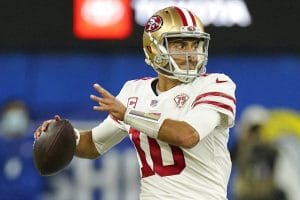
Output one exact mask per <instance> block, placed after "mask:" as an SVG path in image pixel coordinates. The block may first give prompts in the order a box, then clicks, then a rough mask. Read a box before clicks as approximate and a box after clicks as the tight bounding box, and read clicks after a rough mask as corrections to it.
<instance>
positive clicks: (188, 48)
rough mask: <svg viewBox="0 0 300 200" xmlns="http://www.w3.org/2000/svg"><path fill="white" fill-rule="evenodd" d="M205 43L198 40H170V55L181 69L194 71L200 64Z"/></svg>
mask: <svg viewBox="0 0 300 200" xmlns="http://www.w3.org/2000/svg"><path fill="white" fill-rule="evenodd" d="M202 47H203V41H201V40H199V39H196V38H170V40H169V42H168V49H169V53H170V54H171V55H172V57H173V59H174V61H175V62H176V63H177V65H178V66H179V68H180V69H187V66H188V68H189V69H190V70H194V69H195V67H196V65H197V63H198V62H199V56H198V55H197V54H195V53H201V52H202Z"/></svg>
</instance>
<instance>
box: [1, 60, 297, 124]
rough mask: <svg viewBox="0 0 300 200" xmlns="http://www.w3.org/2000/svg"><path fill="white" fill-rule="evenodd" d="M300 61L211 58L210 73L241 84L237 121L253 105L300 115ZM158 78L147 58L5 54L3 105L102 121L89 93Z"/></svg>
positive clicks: (35, 114) (34, 114) (35, 113)
mask: <svg viewBox="0 0 300 200" xmlns="http://www.w3.org/2000/svg"><path fill="white" fill-rule="evenodd" d="M299 66H300V57H298V56H288V55H263V56H232V55H231V56H210V57H209V63H208V66H207V68H208V72H223V73H226V74H228V75H229V76H230V77H231V78H232V79H233V80H234V81H235V82H236V84H237V92H236V96H237V100H238V104H237V116H238V115H239V113H240V111H241V110H242V109H243V108H244V107H245V106H247V105H249V104H253V103H259V104H262V105H265V106H266V107H288V108H292V109H296V110H300V103H299V102H300V92H299V91H298V87H299V84H298V82H299V81H300V79H299V75H300V67H299ZM144 76H155V73H154V72H153V70H152V68H151V67H148V66H147V65H146V64H145V63H144V57H143V55H131V54H129V55H104V54H102V55H99V54H6V55H3V54H2V55H0V104H1V103H3V102H5V101H6V100H7V99H10V98H15V97H17V98H22V99H24V100H25V101H26V102H27V103H28V105H29V106H30V109H31V113H32V117H33V118H34V119H45V118H49V117H52V115H53V114H57V113H59V114H62V115H63V116H64V117H69V118H77V119H95V118H98V117H100V118H102V117H104V116H105V115H103V114H99V113H95V112H94V111H93V110H92V106H93V102H92V101H91V100H90V99H89V94H91V93H94V90H93V88H92V84H93V83H95V82H98V83H99V84H101V85H102V86H104V87H105V88H107V89H108V90H109V91H111V93H113V94H117V93H118V91H119V90H120V89H121V87H122V85H123V83H124V82H125V81H126V80H128V79H136V78H140V77H144Z"/></svg>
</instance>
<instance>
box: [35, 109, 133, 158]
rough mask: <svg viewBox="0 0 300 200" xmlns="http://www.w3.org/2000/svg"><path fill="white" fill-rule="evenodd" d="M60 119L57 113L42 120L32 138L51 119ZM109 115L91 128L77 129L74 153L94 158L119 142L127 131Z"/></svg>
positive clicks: (51, 120) (41, 130)
mask: <svg viewBox="0 0 300 200" xmlns="http://www.w3.org/2000/svg"><path fill="white" fill-rule="evenodd" d="M59 120H61V118H60V116H59V115H56V116H55V117H54V119H50V120H47V121H44V122H43V124H42V125H41V126H40V127H38V128H37V129H36V131H35V132H34V138H35V139H37V138H38V137H40V135H41V133H42V132H43V131H46V130H47V128H48V126H49V124H50V123H51V122H53V121H59ZM116 123H117V122H115V121H114V120H113V119H111V118H110V117H107V119H105V120H104V121H103V122H101V123H100V124H99V125H98V126H96V127H95V128H93V129H91V130H80V131H79V130H77V129H76V130H77V131H78V132H79V137H78V135H77V134H75V136H76V137H77V138H76V139H77V140H79V141H78V142H77V146H76V152H75V155H76V156H78V157H81V158H88V159H95V158H97V157H99V156H100V155H101V154H103V153H104V152H105V151H107V150H108V149H110V148H111V147H112V146H114V145H115V144H117V143H119V142H120V141H121V140H122V139H123V138H124V137H125V136H126V135H127V132H126V131H124V130H123V129H121V128H120V127H121V125H120V127H118V125H116Z"/></svg>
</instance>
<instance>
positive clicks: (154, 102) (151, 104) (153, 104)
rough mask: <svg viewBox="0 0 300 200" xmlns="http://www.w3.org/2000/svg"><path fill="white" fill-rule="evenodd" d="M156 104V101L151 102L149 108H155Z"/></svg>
mask: <svg viewBox="0 0 300 200" xmlns="http://www.w3.org/2000/svg"><path fill="white" fill-rule="evenodd" d="M157 103H158V100H156V99H154V100H151V103H150V106H151V107H155V106H157Z"/></svg>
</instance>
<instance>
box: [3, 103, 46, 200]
mask: <svg viewBox="0 0 300 200" xmlns="http://www.w3.org/2000/svg"><path fill="white" fill-rule="evenodd" d="M30 132H32V123H31V120H30V115H29V109H28V107H27V105H26V103H25V102H24V101H22V100H11V101H8V102H7V103H6V104H4V106H3V107H2V110H1V116H0V146H1V151H0V199H39V198H40V196H41V193H42V192H43V187H44V183H45V182H44V180H43V179H42V177H40V176H39V175H38V174H37V173H36V170H35V168H34V165H33V162H32V135H31V134H29V133H30Z"/></svg>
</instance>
